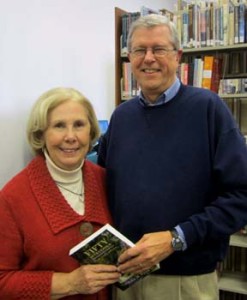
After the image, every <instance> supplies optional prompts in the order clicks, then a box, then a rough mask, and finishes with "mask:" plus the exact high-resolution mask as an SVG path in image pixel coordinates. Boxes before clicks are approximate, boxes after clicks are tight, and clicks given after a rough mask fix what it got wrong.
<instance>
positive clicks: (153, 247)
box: [118, 231, 174, 274]
mask: <svg viewBox="0 0 247 300" xmlns="http://www.w3.org/2000/svg"><path fill="white" fill-rule="evenodd" d="M171 240H172V235H171V233H170V231H161V232H154V233H148V234H145V235H144V236H143V237H142V238H141V239H140V240H139V241H138V242H137V243H136V245H135V246H134V247H132V248H129V249H127V250H126V251H125V252H124V253H123V254H121V255H120V257H119V260H118V261H119V267H118V270H119V272H121V273H134V274H137V273H142V272H144V271H146V270H148V269H150V268H151V267H152V266H154V265H155V264H157V263H159V262H160V261H162V260H163V259H165V258H167V257H168V256H169V255H171V254H172V253H173V252H174V250H173V248H172V246H171Z"/></svg>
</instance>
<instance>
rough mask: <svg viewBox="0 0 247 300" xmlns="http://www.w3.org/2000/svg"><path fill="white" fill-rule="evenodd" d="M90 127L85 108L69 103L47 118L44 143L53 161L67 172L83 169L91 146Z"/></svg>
mask: <svg viewBox="0 0 247 300" xmlns="http://www.w3.org/2000/svg"><path fill="white" fill-rule="evenodd" d="M90 130H91V125H90V123H89V120H88V116H87V112H86V110H85V108H84V107H83V106H82V105H81V104H80V103H78V102H74V101H72V100H68V101H66V102H64V103H62V104H60V105H59V106H57V107H56V108H54V109H53V110H52V111H51V112H50V113H49V115H48V127H47V129H46V130H45V132H44V136H43V138H44V142H45V146H46V149H47V151H48V153H49V156H50V158H51V160H52V161H53V162H54V163H55V164H56V165H57V166H58V167H60V168H62V169H64V170H73V169H76V168H77V167H79V166H80V164H81V162H82V160H83V159H84V158H85V157H86V155H87V153H88V150H89V145H90V141H91V138H90Z"/></svg>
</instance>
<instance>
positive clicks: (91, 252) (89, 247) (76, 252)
mask: <svg viewBox="0 0 247 300" xmlns="http://www.w3.org/2000/svg"><path fill="white" fill-rule="evenodd" d="M134 246H135V245H134V243H132V242H131V241H130V240H129V239H128V238H126V237H125V236H124V235H123V234H121V233H120V232H119V231H117V230H116V229H115V228H114V227H112V226H111V225H110V224H106V225H105V226H103V227H101V228H100V229H99V230H98V231H96V232H94V233H93V234H92V235H90V236H89V237H87V238H86V239H85V240H83V241H82V242H80V243H79V244H77V245H76V246H74V247H73V248H71V250H70V252H69V255H70V256H72V257H73V258H75V259H76V260H77V261H78V262H79V263H80V264H81V265H83V264H111V265H117V264H118V257H119V256H120V254H121V253H122V252H123V251H125V250H126V249H128V248H130V247H134ZM157 269H159V264H157V265H155V266H153V267H152V268H150V269H149V270H147V271H144V272H143V273H140V274H123V275H122V276H121V277H120V279H119V281H118V282H116V283H115V285H116V286H117V287H118V288H120V289H121V290H125V289H127V288H128V287H129V286H131V285H132V284H134V283H135V282H137V281H138V280H140V279H141V278H143V277H145V276H147V275H149V274H150V273H152V272H154V271H155V270H157Z"/></svg>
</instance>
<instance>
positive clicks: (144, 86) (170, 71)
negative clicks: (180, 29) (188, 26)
mask: <svg viewBox="0 0 247 300" xmlns="http://www.w3.org/2000/svg"><path fill="white" fill-rule="evenodd" d="M131 42H132V43H131V45H132V48H131V52H130V54H129V60H130V62H131V66H132V72H133V74H134V76H135V78H136V80H137V81H138V83H139V85H140V87H141V90H142V92H143V94H144V96H145V97H146V98H147V99H148V100H150V101H153V102H154V101H155V100H156V99H157V98H158V96H159V95H160V94H161V93H163V92H164V91H165V90H166V89H168V88H169V87H170V86H171V85H172V84H173V82H174V80H175V77H176V71H177V68H178V65H179V60H180V57H181V54H182V53H181V51H180V50H175V49H174V46H173V45H172V43H171V34H170V31H169V29H168V28H167V27H166V26H163V25H158V26H155V27H152V28H139V29H136V31H135V32H134V33H133V36H132V39H131ZM137 49H147V51H146V54H145V55H144V56H138V54H137V55H136V53H135V51H136V50H137ZM152 49H167V50H168V51H167V52H166V53H165V54H164V55H159V51H156V53H157V55H156V54H155V53H153V51H152Z"/></svg>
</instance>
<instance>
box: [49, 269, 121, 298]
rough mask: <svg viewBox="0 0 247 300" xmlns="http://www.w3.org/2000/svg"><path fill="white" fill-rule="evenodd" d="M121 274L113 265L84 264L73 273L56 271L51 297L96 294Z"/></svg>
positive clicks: (116, 279) (115, 280)
mask: <svg viewBox="0 0 247 300" xmlns="http://www.w3.org/2000/svg"><path fill="white" fill-rule="evenodd" d="M120 276H121V274H120V273H119V272H118V270H117V267H116V266H113V265H82V266H80V267H79V268H77V269H75V270H74V271H72V272H71V273H54V275H53V278H52V291H51V299H60V298H62V297H65V296H69V295H76V294H94V293H97V292H98V291H100V290H101V289H103V288H104V287H106V286H107V285H109V284H113V283H115V282H117V281H118V279H119V277H120Z"/></svg>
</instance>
